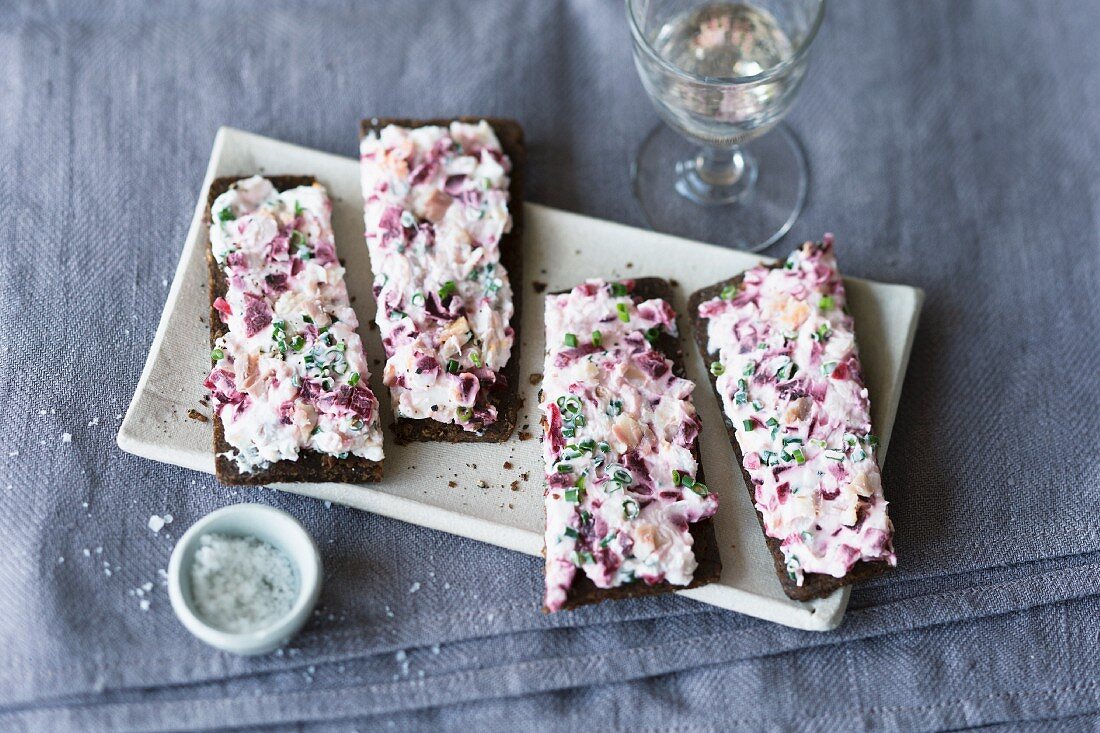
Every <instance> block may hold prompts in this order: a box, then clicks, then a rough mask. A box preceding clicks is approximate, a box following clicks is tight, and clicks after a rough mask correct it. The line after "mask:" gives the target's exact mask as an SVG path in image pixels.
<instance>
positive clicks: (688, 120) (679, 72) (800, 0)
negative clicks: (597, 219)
mask: <svg viewBox="0 0 1100 733" xmlns="http://www.w3.org/2000/svg"><path fill="white" fill-rule="evenodd" d="M626 10H627V17H628V19H629V23H630V31H631V36H632V38H633V41H634V63H635V65H636V66H637V68H638V74H639V76H641V79H642V85H643V86H644V87H645V90H646V92H647V93H648V94H649V97H650V99H651V100H652V101H653V104H654V106H655V107H656V108H657V112H658V114H660V116H661V118H662V119H663V120H664V121H665V123H667V126H666V125H658V126H657V128H655V129H654V130H653V132H651V133H650V134H649V136H648V137H646V139H645V141H644V142H643V143H642V146H641V148H640V149H639V150H638V155H637V158H636V160H635V161H634V164H633V166H632V171H631V173H632V179H633V184H634V192H635V195H636V196H637V197H638V199H639V201H640V202H641V205H642V209H643V210H644V211H645V214H646V217H647V218H648V219H649V223H650V225H652V226H653V228H654V229H658V230H662V231H666V232H670V233H674V234H679V235H682V236H686V237H689V238H692V239H701V240H705V241H711V242H717V243H721V244H729V245H732V246H734V247H737V248H740V249H746V250H750V251H753V252H759V251H760V250H762V249H764V248H765V247H768V246H769V245H771V244H773V243H775V242H776V241H778V240H779V239H780V238H781V237H782V236H783V235H784V234H786V233H787V231H788V230H789V229H790V228H791V225H792V224H793V223H794V221H795V219H797V218H798V214H799V212H800V211H801V210H802V205H803V203H804V202H805V200H806V189H807V185H808V179H809V175H808V172H807V167H806V156H805V154H804V153H803V151H802V146H801V144H800V143H799V141H798V138H797V137H795V135H794V133H793V132H792V131H791V130H790V128H789V127H787V126H786V125H781V124H780V120H782V119H783V116H784V115H785V114H786V113H787V110H788V109H790V106H791V103H792V102H793V101H794V98H795V95H796V94H797V92H798V89H799V87H800V86H801V85H802V79H803V77H804V76H805V74H806V67H807V64H808V61H809V51H810V46H811V45H812V43H813V40H814V37H815V36H816V35H817V31H818V28H820V27H821V21H822V18H823V17H824V14H825V0H745V2H722V1H721V0H626ZM773 128H774V129H773ZM769 132H770V133H771V134H765V133H769Z"/></svg>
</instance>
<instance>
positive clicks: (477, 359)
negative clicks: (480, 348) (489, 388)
mask: <svg viewBox="0 0 1100 733" xmlns="http://www.w3.org/2000/svg"><path fill="white" fill-rule="evenodd" d="M470 361H471V362H472V363H473V365H474V366H476V367H479V368H480V367H481V354H479V353H477V352H476V351H471V352H470Z"/></svg>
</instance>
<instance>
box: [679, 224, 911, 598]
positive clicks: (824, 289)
mask: <svg viewBox="0 0 1100 733" xmlns="http://www.w3.org/2000/svg"><path fill="white" fill-rule="evenodd" d="M699 315H700V317H702V318H704V319H706V321H707V338H708V345H707V351H708V352H709V353H710V354H712V355H714V354H717V355H718V359H717V361H715V362H714V363H713V364H711V365H710V368H711V372H712V373H713V374H715V375H717V383H718V392H719V393H720V394H721V396H722V403H723V406H724V407H725V413H726V417H727V418H728V419H729V420H730V421H731V422H732V424H733V426H734V427H735V428H736V434H737V442H738V444H739V445H740V447H741V453H742V455H743V456H744V466H745V470H746V471H747V472H748V474H749V476H750V477H751V479H752V483H753V486H754V489H755V495H756V508H757V510H758V511H759V512H760V514H761V516H762V517H763V520H764V529H765V532H767V534H768V536H770V537H775V538H776V539H779V540H780V541H781V543H782V545H781V548H782V552H783V557H784V559H785V560H786V564H787V573H788V575H789V576H790V577H791V579H792V580H795V581H796V582H797V583H798V584H799V585H802V582H803V579H804V575H805V573H823V574H827V575H831V576H833V577H836V578H840V577H843V576H844V575H845V574H847V572H848V571H849V570H850V569H851V567H852V565H854V564H855V563H856V562H859V561H861V560H881V561H885V562H888V563H889V564H890V565H894V564H896V562H897V558H896V556H895V555H894V549H893V532H894V528H893V525H892V524H891V523H890V518H889V516H887V513H886V505H887V502H886V499H885V498H884V497H883V493H882V480H881V476H880V473H879V466H878V460H877V457H876V451H877V446H878V439H877V438H876V437H875V436H874V435H873V434H872V433H871V417H870V402H869V401H868V397H867V388H866V387H865V386H864V384H863V376H862V373H861V370H860V364H859V355H858V353H857V351H856V342H855V333H854V331H853V322H852V317H851V316H850V315H848V309H847V306H846V298H845V293H844V284H843V282H842V281H841V278H840V274H839V273H838V272H837V265H836V258H835V256H834V254H833V239H832V236H831V235H826V236H825V240H824V242H823V243H822V244H813V243H811V242H807V243H806V244H805V245H803V246H802V248H801V249H800V250H795V251H794V252H792V253H791V255H790V257H788V258H787V260H786V261H785V262H784V263H783V265H782V266H781V267H778V268H769V267H756V268H754V269H752V270H749V271H748V272H746V273H745V275H744V278H743V280H742V283H741V285H740V286H739V287H736V288H735V287H728V288H726V289H725V290H724V291H723V292H722V294H721V296H720V297H718V298H714V299H713V300H710V301H707V302H705V303H702V304H701V305H700V306H699Z"/></svg>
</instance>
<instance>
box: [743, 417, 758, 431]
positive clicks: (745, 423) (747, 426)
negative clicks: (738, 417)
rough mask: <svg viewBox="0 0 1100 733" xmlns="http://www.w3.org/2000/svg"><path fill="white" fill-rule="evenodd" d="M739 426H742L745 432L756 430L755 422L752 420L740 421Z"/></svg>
mask: <svg viewBox="0 0 1100 733" xmlns="http://www.w3.org/2000/svg"><path fill="white" fill-rule="evenodd" d="M741 425H743V426H744V428H745V430H749V431H752V430H756V421H755V420H752V419H749V420H742V421H741Z"/></svg>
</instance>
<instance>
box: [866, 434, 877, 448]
mask: <svg viewBox="0 0 1100 733" xmlns="http://www.w3.org/2000/svg"><path fill="white" fill-rule="evenodd" d="M867 445H870V446H875V445H878V436H877V435H872V434H871V433H868V434H867Z"/></svg>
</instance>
